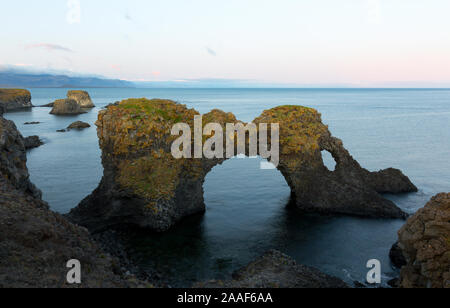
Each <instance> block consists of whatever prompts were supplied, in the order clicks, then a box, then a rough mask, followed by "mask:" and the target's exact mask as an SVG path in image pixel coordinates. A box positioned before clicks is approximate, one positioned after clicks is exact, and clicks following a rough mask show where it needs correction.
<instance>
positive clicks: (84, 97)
mask: <svg viewBox="0 0 450 308" xmlns="http://www.w3.org/2000/svg"><path fill="white" fill-rule="evenodd" d="M67 98H68V99H73V100H75V101H76V102H77V103H78V105H80V107H81V108H94V107H95V105H94V103H93V102H92V99H91V97H90V96H89V93H88V92H86V91H69V92H67Z"/></svg>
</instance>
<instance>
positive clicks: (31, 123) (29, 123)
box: [23, 122, 41, 125]
mask: <svg viewBox="0 0 450 308" xmlns="http://www.w3.org/2000/svg"><path fill="white" fill-rule="evenodd" d="M38 124H41V122H25V123H23V125H38Z"/></svg>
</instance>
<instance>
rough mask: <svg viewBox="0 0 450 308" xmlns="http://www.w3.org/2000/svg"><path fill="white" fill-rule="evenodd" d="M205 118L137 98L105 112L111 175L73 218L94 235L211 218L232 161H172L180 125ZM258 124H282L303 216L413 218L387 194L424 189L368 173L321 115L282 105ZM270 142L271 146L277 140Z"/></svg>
mask: <svg viewBox="0 0 450 308" xmlns="http://www.w3.org/2000/svg"><path fill="white" fill-rule="evenodd" d="M198 115H199V113H198V112H197V111H196V110H194V109H188V108H187V107H186V106H184V105H180V104H177V103H175V102H173V101H168V100H159V99H156V100H147V99H129V100H125V101H122V102H121V103H118V104H114V105H112V106H109V107H108V108H107V109H106V110H103V111H101V112H100V113H99V117H98V121H97V123H96V125H97V127H98V136H99V142H100V148H101V149H102V163H103V167H104V176H103V179H102V181H101V183H100V185H99V187H98V188H97V189H96V190H95V191H94V192H93V193H92V194H91V195H90V196H88V197H87V198H86V199H85V200H83V201H82V202H81V203H80V205H79V206H78V207H77V208H75V209H74V210H72V211H71V213H70V214H69V215H68V217H69V218H70V219H71V220H72V221H74V222H76V223H78V224H80V225H83V226H86V227H88V228H89V229H91V231H100V230H102V229H105V228H109V227H111V226H114V225H118V224H133V225H137V226H139V227H143V228H150V229H153V230H155V231H160V232H162V231H166V230H168V229H169V228H171V227H172V226H173V225H174V224H176V223H177V222H178V221H180V220H181V219H182V218H184V217H186V216H189V215H192V214H196V213H200V212H204V211H205V204H204V196H203V183H204V181H205V177H206V175H207V174H208V173H209V172H210V171H211V169H212V168H214V167H215V166H217V165H218V164H221V163H223V162H224V161H225V159H206V158H203V159H187V158H182V159H175V158H174V157H173V156H172V154H171V145H172V143H173V141H174V140H175V139H177V137H174V136H172V135H171V130H172V128H173V126H174V125H175V124H177V123H180V122H183V123H187V124H188V125H189V126H190V127H192V131H194V129H193V128H194V118H195V116H198ZM208 123H218V124H219V125H220V126H222V127H223V128H225V126H226V124H228V123H239V121H238V120H237V119H236V117H235V116H234V115H233V114H232V113H225V112H223V111H221V110H213V111H211V112H209V113H207V114H205V115H203V125H206V124H208ZM253 123H254V124H256V125H259V124H261V123H265V124H268V125H271V124H274V123H276V124H279V132H280V143H279V146H280V163H279V165H278V167H277V168H278V170H279V171H280V172H281V174H282V175H283V176H284V178H285V179H286V182H287V183H288V185H289V187H290V189H291V192H292V195H293V196H295V203H296V206H297V207H298V208H299V209H300V210H303V211H313V212H319V213H327V214H348V215H357V216H364V217H384V218H403V217H405V216H406V214H405V213H404V212H403V211H402V210H400V209H399V208H398V207H397V206H396V205H395V204H394V203H393V202H391V201H389V200H387V199H385V198H383V197H382V196H381V195H380V194H381V193H402V192H411V191H417V188H416V187H415V186H414V185H413V184H412V183H411V181H410V180H409V179H408V178H407V177H406V176H405V175H403V173H402V172H401V171H400V170H396V169H386V170H382V171H379V172H369V171H368V170H366V169H363V168H362V167H361V166H360V165H359V163H358V162H357V161H355V160H354V159H353V157H352V156H351V155H350V154H349V152H348V151H347V150H346V149H345V148H344V146H343V143H342V141H341V140H339V139H337V138H334V137H333V136H332V135H331V133H330V131H329V130H328V127H327V126H326V125H324V124H323V123H322V120H321V115H320V114H319V113H318V112H317V111H316V110H314V109H311V108H306V107H301V106H280V107H276V108H273V109H270V110H266V111H264V112H263V113H262V114H261V116H259V117H258V118H256V119H255V120H254V121H253ZM224 130H225V129H224ZM224 138H227V136H226V134H224ZM268 139H269V140H268V141H269V144H271V140H270V136H268ZM203 142H204V140H203ZM224 143H225V140H224ZM192 148H194V140H192ZM322 151H328V152H330V153H331V155H332V156H333V157H334V159H335V161H336V168H335V171H333V172H330V171H329V170H328V169H327V167H325V165H324V162H323V159H322V154H321V152H322ZM246 154H248V153H246Z"/></svg>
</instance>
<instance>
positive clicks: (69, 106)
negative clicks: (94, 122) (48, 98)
mask: <svg viewBox="0 0 450 308" xmlns="http://www.w3.org/2000/svg"><path fill="white" fill-rule="evenodd" d="M82 113H86V111H84V110H83V109H81V107H80V105H78V103H77V102H76V101H75V100H73V99H59V100H57V101H55V102H54V103H53V109H52V111H50V114H54V115H77V114H82Z"/></svg>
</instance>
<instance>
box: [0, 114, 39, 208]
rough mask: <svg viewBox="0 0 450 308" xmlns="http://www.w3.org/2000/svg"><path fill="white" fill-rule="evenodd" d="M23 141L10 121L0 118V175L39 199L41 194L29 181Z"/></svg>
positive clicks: (17, 187)
mask: <svg viewBox="0 0 450 308" xmlns="http://www.w3.org/2000/svg"><path fill="white" fill-rule="evenodd" d="M26 162H27V155H26V149H25V140H24V138H23V137H22V135H21V134H20V132H19V131H18V130H17V128H16V125H15V124H14V123H13V122H12V121H8V120H6V119H4V118H3V117H1V116H0V174H2V175H3V176H4V177H5V178H7V179H8V181H9V183H10V184H11V185H13V186H14V187H15V188H16V189H18V190H20V191H23V192H25V193H27V194H29V195H31V196H33V197H35V198H38V199H40V198H41V196H42V193H41V191H40V190H39V189H37V188H36V186H34V185H33V184H32V183H31V181H30V180H29V177H30V176H29V174H28V169H27V166H26Z"/></svg>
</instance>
